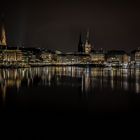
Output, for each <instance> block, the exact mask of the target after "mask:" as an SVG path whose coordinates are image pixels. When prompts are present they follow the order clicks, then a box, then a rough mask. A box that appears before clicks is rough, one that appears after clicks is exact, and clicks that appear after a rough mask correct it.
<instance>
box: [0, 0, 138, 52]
mask: <svg viewBox="0 0 140 140" xmlns="http://www.w3.org/2000/svg"><path fill="white" fill-rule="evenodd" d="M6 1H7V2H6ZM0 11H1V13H4V14H5V25H6V31H7V36H8V44H9V45H12V46H14V45H25V46H27V47H30V46H33V47H38V46H39V47H46V48H49V49H57V50H61V51H77V45H78V40H79V33H80V32H82V34H83V39H84V36H85V34H86V30H87V29H88V28H89V29H90V40H91V43H93V42H96V44H95V45H96V46H95V47H96V49H99V48H104V49H124V50H126V51H128V52H129V51H131V50H132V49H134V48H137V47H139V46H140V4H139V3H138V2H136V1H134V0H133V1H126V0H121V1H119V0H117V1H111V0H106V1H105V0H104V1H103V0H102V1H101V0H95V1H94V0H46V1H42V0H38V1H37V2H36V1H31V0H28V1H26V0H23V1H20V0H18V1H17V2H16V1H15V0H13V1H12V2H10V1H9V0H4V2H3V3H1V8H0Z"/></svg>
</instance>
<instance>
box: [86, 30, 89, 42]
mask: <svg viewBox="0 0 140 140" xmlns="http://www.w3.org/2000/svg"><path fill="white" fill-rule="evenodd" d="M86 42H88V43H89V29H88V30H87V35H86Z"/></svg>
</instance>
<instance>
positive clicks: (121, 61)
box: [106, 50, 129, 66]
mask: <svg viewBox="0 0 140 140" xmlns="http://www.w3.org/2000/svg"><path fill="white" fill-rule="evenodd" d="M106 62H107V63H108V64H110V65H111V66H123V65H128V63H129V57H128V55H127V53H126V52H125V51H122V50H112V51H108V52H107V54H106Z"/></svg>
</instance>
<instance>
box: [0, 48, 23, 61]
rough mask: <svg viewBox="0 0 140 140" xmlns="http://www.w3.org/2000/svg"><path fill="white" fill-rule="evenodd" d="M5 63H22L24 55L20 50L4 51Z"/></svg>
mask: <svg viewBox="0 0 140 140" xmlns="http://www.w3.org/2000/svg"><path fill="white" fill-rule="evenodd" d="M2 59H3V62H10V63H12V62H22V60H23V55H22V52H21V51H20V50H10V49H6V50H3V51H2Z"/></svg>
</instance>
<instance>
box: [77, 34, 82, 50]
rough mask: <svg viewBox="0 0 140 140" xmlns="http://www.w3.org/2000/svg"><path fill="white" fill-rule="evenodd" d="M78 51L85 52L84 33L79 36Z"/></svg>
mask: <svg viewBox="0 0 140 140" xmlns="http://www.w3.org/2000/svg"><path fill="white" fill-rule="evenodd" d="M78 52H83V42H82V34H81V33H80V36H79V44H78Z"/></svg>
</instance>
